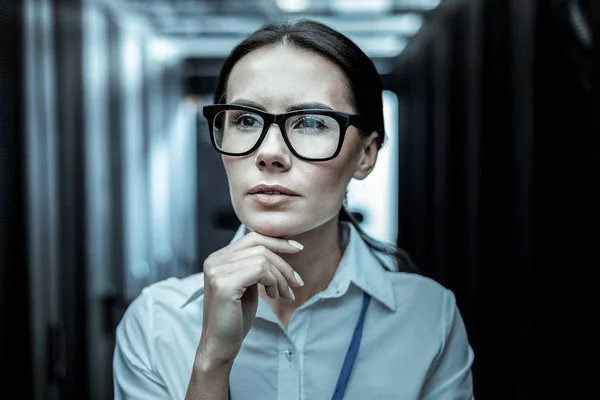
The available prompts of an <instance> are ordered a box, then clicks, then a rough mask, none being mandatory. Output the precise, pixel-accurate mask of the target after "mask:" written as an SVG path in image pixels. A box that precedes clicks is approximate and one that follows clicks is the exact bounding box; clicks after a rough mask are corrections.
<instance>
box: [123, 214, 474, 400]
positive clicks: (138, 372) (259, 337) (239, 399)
mask: <svg viewBox="0 0 600 400" xmlns="http://www.w3.org/2000/svg"><path fill="white" fill-rule="evenodd" d="M345 224H347V223H345ZM348 226H349V227H350V236H349V242H348V245H347V247H346V249H345V251H344V255H343V257H342V260H341V261H340V264H339V266H338V268H337V270H336V272H335V275H334V277H333V279H332V281H331V282H330V284H329V286H328V287H327V289H325V290H324V291H322V292H320V293H318V294H316V295H315V296H313V297H312V298H310V299H309V300H308V301H307V302H305V303H304V304H303V305H301V306H300V307H299V308H298V309H297V310H296V311H295V312H294V313H293V315H292V317H291V319H290V321H289V326H288V329H287V330H286V329H285V327H284V326H283V324H282V323H281V321H280V320H279V319H278V318H277V316H276V315H275V314H274V313H273V311H272V310H271V308H270V307H269V305H268V304H267V303H266V302H265V301H264V300H263V299H262V298H261V297H260V296H259V299H258V310H257V313H256V318H255V320H254V323H253V325H252V328H251V329H250V332H249V333H248V336H247V337H246V339H245V340H244V342H243V345H242V348H241V350H240V353H239V354H238V356H237V358H236V359H235V362H234V364H233V367H232V371H231V375H230V386H231V395H232V400H254V399H256V400H296V399H301V400H321V399H322V400H328V399H331V396H332V394H333V391H334V388H335V385H336V383H337V380H338V375H339V373H340V370H341V368H342V363H343V361H344V358H345V355H346V351H347V349H348V345H349V343H350V340H351V337H352V333H353V330H354V326H355V324H356V321H357V319H358V317H359V313H360V310H361V306H362V298H363V292H367V293H368V294H370V295H371V296H372V301H371V303H370V305H369V308H368V310H367V313H366V320H365V325H364V330H363V336H362V342H361V345H360V350H359V352H358V355H357V357H356V363H355V365H354V368H353V370H352V375H351V376H350V381H349V383H348V388H347V390H346V394H345V396H344V400H368V399H383V400H387V399H390V400H391V399H401V400H421V399H427V400H433V399H436V400H469V399H473V398H474V397H473V384H472V374H471V365H472V363H473V351H472V348H471V346H470V345H469V342H468V338H467V333H466V330H465V326H464V323H463V320H462V318H461V315H460V312H459V310H458V308H457V306H456V302H455V298H454V295H453V294H452V292H451V291H449V290H448V289H446V288H444V287H443V286H441V285H440V284H438V283H436V282H435V281H433V280H431V279H429V278H426V277H423V276H419V275H415V274H408V273H402V272H390V271H388V270H386V269H384V268H383V267H382V265H381V264H380V262H379V261H378V259H377V258H376V257H375V255H374V254H373V253H372V252H371V251H370V249H369V248H368V246H367V245H366V243H365V242H364V241H363V240H362V238H361V237H360V236H359V234H358V232H357V231H356V229H355V228H354V227H353V226H352V225H351V224H348ZM244 231H245V227H244V226H243V225H242V226H240V229H239V230H238V232H237V233H236V235H235V236H234V238H233V240H236V239H238V238H239V237H241V236H242V235H243V234H244ZM203 283H204V282H203V274H202V273H198V274H195V275H192V276H189V277H187V278H184V279H178V278H169V279H166V280H164V281H160V282H157V283H154V284H152V285H150V286H148V287H146V288H145V289H144V290H143V291H142V293H141V294H140V295H139V296H138V297H137V298H136V299H135V300H134V301H133V302H132V303H131V304H130V306H129V307H128V309H127V311H126V313H125V315H124V316H123V318H122V320H121V322H120V323H119V326H118V328H117V332H116V335H117V336H116V347H115V352H114V361H113V372H114V391H115V399H128V400H133V399H140V400H153V399H156V400H159V399H174V400H175V399H177V400H182V399H183V398H184V397H185V393H186V390H187V386H188V383H189V379H190V375H191V370H192V364H193V362H194V357H195V354H196V348H197V346H198V343H199V341H200V333H201V331H202V312H203V294H204V293H203Z"/></svg>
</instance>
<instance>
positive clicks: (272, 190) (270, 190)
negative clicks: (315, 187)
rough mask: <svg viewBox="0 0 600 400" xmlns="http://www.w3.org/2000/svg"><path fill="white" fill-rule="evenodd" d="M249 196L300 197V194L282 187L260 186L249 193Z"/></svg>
mask: <svg viewBox="0 0 600 400" xmlns="http://www.w3.org/2000/svg"><path fill="white" fill-rule="evenodd" d="M248 193H249V194H266V195H284V196H298V193H296V192H294V191H293V190H291V189H288V188H286V187H285V186H281V185H258V186H255V187H253V188H252V189H250V190H249V191H248Z"/></svg>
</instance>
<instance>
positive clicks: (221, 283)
mask: <svg viewBox="0 0 600 400" xmlns="http://www.w3.org/2000/svg"><path fill="white" fill-rule="evenodd" d="M225 286H226V282H225V279H223V278H216V279H214V280H213V281H212V287H213V290H214V291H215V292H217V293H221V292H222V291H223V290H224V289H225Z"/></svg>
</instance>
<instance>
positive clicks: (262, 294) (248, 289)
mask: <svg viewBox="0 0 600 400" xmlns="http://www.w3.org/2000/svg"><path fill="white" fill-rule="evenodd" d="M214 100H215V101H214V102H215V105H212V106H207V107H205V108H204V111H203V114H204V116H205V117H206V119H207V120H208V122H209V129H210V133H211V138H212V141H213V145H214V147H215V149H216V150H218V151H219V152H221V153H223V163H224V166H225V170H226V172H227V177H228V181H229V186H230V194H231V200H232V204H233V207H234V209H235V212H236V214H237V216H238V217H239V219H240V221H241V222H242V225H241V226H240V228H239V230H238V232H237V233H236V235H235V236H234V238H233V240H232V242H231V243H230V244H229V245H228V246H226V247H224V248H223V249H220V250H218V251H217V252H215V253H213V254H212V255H210V256H209V257H208V259H207V260H205V262H204V272H203V273H200V274H196V275H193V276H190V277H188V278H185V279H175V278H171V279H167V280H166V281H162V282H158V283H155V284H153V285H151V286H149V287H147V288H146V289H144V290H143V291H142V293H141V295H140V296H139V297H138V298H137V299H135V300H134V301H133V303H132V304H131V305H130V307H129V308H128V310H127V312H126V314H125V316H124V317H123V319H122V321H121V322H120V324H119V326H118V329H117V343H116V348H115V354H114V384H115V386H114V389H115V397H116V398H117V399H183V398H185V399H189V400H192V399H203V400H208V399H226V398H228V394H229V396H230V398H232V399H234V400H237V399H244V400H250V399H260V400H271V399H273V400H274V399H286V400H287V399H309V400H313V399H329V398H338V399H341V398H342V397H344V399H360V400H364V399H372V398H373V399H374V398H377V399H451V400H461V399H471V398H472V396H473V389H472V378H471V364H472V362H473V352H472V350H471V347H470V346H469V343H468V340H467V334H466V331H465V326H464V324H463V321H462V319H461V316H460V313H459V311H458V310H457V307H456V303H455V298H454V296H453V294H452V293H451V292H450V291H449V290H447V289H445V288H443V287H442V286H440V285H439V284H437V283H436V282H434V281H432V280H430V279H427V278H425V277H422V276H420V275H418V274H414V273H410V272H411V270H412V267H411V264H410V260H409V259H408V257H406V256H405V255H404V253H402V252H401V251H400V250H398V249H389V248H387V247H386V246H382V245H378V244H377V243H376V242H375V241H373V240H371V239H369V238H368V237H367V236H366V235H364V233H363V232H361V231H360V229H359V227H358V224H357V223H356V222H355V221H353V219H352V218H351V217H350V216H349V214H348V212H347V211H346V210H345V209H344V206H343V204H344V198H345V192H346V187H347V185H348V183H349V181H350V179H352V178H354V179H363V178H365V177H366V176H367V175H369V173H370V172H371V170H372V169H373V167H374V165H375V161H376V159H377V152H378V150H379V148H380V147H381V145H382V143H383V140H384V130H383V111H382V108H383V107H382V84H381V81H380V77H379V75H378V74H377V71H376V69H375V68H374V66H373V64H372V62H371V61H370V59H369V58H368V57H367V56H366V55H365V54H364V53H363V52H362V51H361V50H360V49H359V48H358V47H356V45H354V44H353V43H352V42H351V41H350V40H348V39H347V38H346V37H345V36H343V35H341V34H340V33H338V32H336V31H334V30H332V29H330V28H328V27H327V26H324V25H322V24H320V23H317V22H312V21H300V22H296V23H290V24H283V25H269V26H266V27H264V28H262V29H260V30H258V31H257V32H255V33H254V34H252V35H251V36H250V37H249V38H247V39H246V40H245V41H244V42H242V43H240V44H239V45H238V46H237V47H236V48H235V49H234V50H233V51H232V53H231V54H230V56H229V57H228V59H227V60H226V61H225V63H224V65H223V68H222V71H221V75H220V78H219V82H218V85H217V88H216V93H215V97H214Z"/></svg>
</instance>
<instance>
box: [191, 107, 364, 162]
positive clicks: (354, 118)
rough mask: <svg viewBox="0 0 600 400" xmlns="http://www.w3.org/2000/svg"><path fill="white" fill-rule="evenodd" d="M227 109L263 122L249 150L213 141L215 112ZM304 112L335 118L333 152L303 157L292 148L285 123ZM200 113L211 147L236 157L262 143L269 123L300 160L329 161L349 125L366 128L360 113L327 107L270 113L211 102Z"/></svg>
mask: <svg viewBox="0 0 600 400" xmlns="http://www.w3.org/2000/svg"><path fill="white" fill-rule="evenodd" d="M228 110H242V111H249V112H252V113H254V114H257V115H258V116H260V117H261V118H262V119H263V123H264V126H263V130H262V132H261V134H260V136H259V137H258V140H257V141H256V144H255V145H254V146H252V147H251V148H250V149H249V150H247V151H244V152H242V153H230V152H227V151H224V150H222V149H220V148H219V146H218V145H217V143H216V141H215V135H214V132H213V130H214V119H215V117H216V116H217V114H218V113H220V112H221V111H228ZM306 114H316V115H323V116H325V117H330V118H333V119H335V120H336V122H337V123H338V125H339V127H340V135H339V139H338V145H337V148H336V150H335V152H334V153H333V155H331V156H330V157H326V158H311V157H305V156H303V155H301V154H299V153H298V152H297V151H296V149H294V146H292V144H291V143H290V140H289V138H288V136H287V132H286V129H285V123H286V122H287V120H288V119H289V118H291V117H294V116H297V115H306ZM202 115H203V116H204V118H206V120H207V121H208V129H209V134H210V141H211V143H212V145H213V147H214V148H215V150H217V151H218V152H219V153H221V154H225V155H227V156H236V157H243V156H247V155H248V154H252V153H254V152H255V151H256V149H258V148H259V147H260V145H261V144H262V142H263V140H264V139H265V137H266V136H267V132H268V131H269V129H270V128H271V125H273V124H276V125H277V126H278V127H279V131H280V132H281V136H283V141H284V142H285V144H286V146H287V147H288V149H289V150H290V151H291V152H292V154H293V155H295V156H296V157H298V158H300V159H302V160H306V161H329V160H332V159H334V158H335V157H337V156H338V155H339V154H340V151H341V149H342V145H343V144H344V138H345V137H346V131H347V130H348V128H349V127H350V126H354V127H355V128H358V129H361V130H368V128H367V122H366V120H365V118H364V117H362V116H360V115H356V114H349V113H346V112H343V111H336V110H328V109H322V108H311V109H304V110H294V111H290V112H286V113H282V114H271V113H268V112H266V111H263V110H260V109H257V108H254V107H249V106H245V105H241V104H211V105H207V106H204V107H203V108H202ZM198 117H199V116H198ZM198 119H199V118H198ZM198 122H199V121H198Z"/></svg>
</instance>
